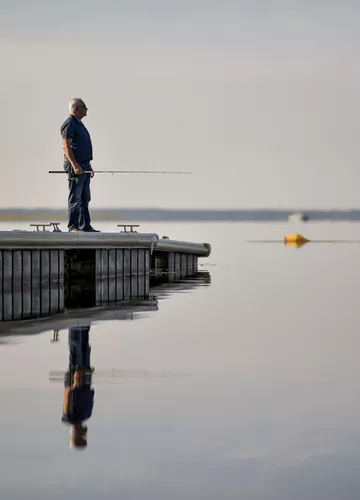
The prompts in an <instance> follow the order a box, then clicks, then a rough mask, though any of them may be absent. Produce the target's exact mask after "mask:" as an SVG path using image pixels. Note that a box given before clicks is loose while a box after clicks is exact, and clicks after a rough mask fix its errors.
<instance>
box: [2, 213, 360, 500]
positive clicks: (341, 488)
mask: <svg viewBox="0 0 360 500" xmlns="http://www.w3.org/2000/svg"><path fill="white" fill-rule="evenodd" d="M20 226H21V225H20V224H18V225H17V227H18V228H20ZM2 228H5V225H2ZM100 228H101V229H103V230H116V225H114V224H103V225H100ZM140 229H141V230H142V231H144V232H156V233H158V234H159V235H160V236H162V235H167V236H169V237H170V238H173V239H179V240H188V241H198V242H210V243H211V245H212V254H211V256H210V257H209V258H206V259H200V260H199V264H200V266H199V270H201V271H206V272H208V273H210V275H211V284H210V285H209V284H208V283H204V282H200V283H195V284H194V286H192V285H191V283H190V284H189V283H188V284H187V286H182V287H181V286H179V285H178V287H177V288H176V287H175V288H172V289H167V288H166V287H162V288H160V289H157V290H154V291H153V293H154V295H155V298H156V300H157V306H156V307H149V308H145V309H144V308H135V309H134V310H132V311H130V313H129V311H127V313H126V314H125V313H124V317H121V314H119V315H118V316H119V317H117V318H112V317H111V315H109V316H110V317H109V318H104V316H101V315H99V316H98V317H97V316H96V314H95V317H94V315H92V317H91V321H90V322H91V328H90V344H91V348H92V353H91V361H92V365H93V366H94V367H95V374H96V373H98V374H99V375H98V376H94V381H93V385H94V388H95V403H94V409H93V414H92V417H91V418H90V419H89V421H88V446H87V448H86V449H85V450H83V451H76V450H74V449H70V447H69V429H68V427H67V426H66V425H64V424H63V423H62V422H61V415H62V402H63V390H64V388H63V382H62V379H61V377H60V378H59V377H58V378H56V376H54V373H55V372H56V373H58V372H60V373H62V372H64V371H65V370H66V369H67V363H68V344H67V336H68V329H67V328H68V323H66V325H65V326H64V324H63V326H64V327H63V328H60V331H59V337H58V340H59V341H58V342H51V341H52V339H53V330H54V329H56V328H57V326H58V325H59V324H58V323H57V322H56V321H55V319H54V324H52V323H51V320H50V321H49V320H48V319H47V320H46V321H47V323H43V325H45V330H44V327H43V326H41V325H40V324H39V326H38V327H36V328H35V329H33V331H32V332H31V334H25V333H24V332H22V333H21V332H20V333H18V334H16V335H15V334H10V333H9V332H8V334H4V335H2V336H1V337H0V396H1V401H2V412H1V415H0V429H1V431H0V444H1V446H0V457H1V476H0V477H1V481H0V495H1V498H4V499H7V500H13V499H14V500H15V499H19V498H27V499H29V500H30V499H34V500H35V499H36V500H45V499H46V500H48V499H55V500H57V499H59V500H60V499H63V498H66V497H67V496H69V497H70V496H71V497H76V498H77V499H87V500H92V499H94V500H95V499H96V500H97V499H99V498H102V499H103V500H105V499H117V498H124V499H139V498H146V499H147V500H153V499H154V500H155V499H156V500H159V499H164V500H165V499H166V500H167V499H169V498H171V499H172V500H177V499H179V500H180V499H181V500H182V499H184V498H191V499H196V500H197V499H201V500H202V499H204V500H205V499H207V500H208V499H210V500H211V499H214V500H215V499H219V498H223V499H224V500H227V499H229V500H230V499H231V500H232V499H234V500H235V499H236V500H238V499H239V498H244V499H247V500H304V499H309V498H316V499H319V500H339V499H341V500H347V499H351V500H355V499H358V498H359V497H360V476H359V473H358V471H359V466H360V453H359V445H360V424H359V422H360V418H359V417H360V406H359V396H358V394H359V389H358V385H359V382H358V381H359V375H360V369H359V363H358V352H359V344H360V341H359V334H358V330H359V326H358V325H359V318H358V310H359V306H358V302H359V300H358V299H359V289H360V280H359V271H358V260H359V256H360V245H359V243H357V242H356V241H360V226H359V225H357V224H351V223H336V224H331V223H329V224H317V223H308V224H303V225H299V226H295V225H291V224H287V223H284V224H283V223H268V224H263V223H259V224H231V223H229V224H214V223H208V224H180V223H179V224H171V225H169V224H160V223H143V224H141V227H140ZM294 232H301V233H302V234H303V235H304V236H306V237H308V238H310V239H317V240H319V239H324V240H329V239H335V240H336V239H339V240H340V239H353V240H354V243H353V244H350V243H347V244H345V243H343V244H340V243H339V244H336V243H335V244H328V243H324V244H321V243H317V244H315V243H309V244H307V245H305V246H303V247H302V248H301V249H294V248H287V247H285V246H284V245H283V244H282V243H281V241H282V239H283V237H284V236H285V235H288V234H292V233H294ZM257 239H258V240H279V243H278V244H277V243H263V244H250V243H246V242H245V240H257ZM195 285H196V286H195ZM128 313H129V314H128ZM72 321H73V323H74V325H76V324H81V323H82V322H83V321H84V314H80V313H79V314H78V315H77V316H76V315H75V317H74V318H71V323H72ZM60 326H61V324H60ZM46 328H48V329H46ZM9 329H10V327H9ZM52 374H53V375H52Z"/></svg>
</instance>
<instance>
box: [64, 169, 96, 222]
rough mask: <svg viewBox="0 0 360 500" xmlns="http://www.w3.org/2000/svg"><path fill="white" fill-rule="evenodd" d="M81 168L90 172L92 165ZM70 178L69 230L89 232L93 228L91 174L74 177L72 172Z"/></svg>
mask: <svg viewBox="0 0 360 500" xmlns="http://www.w3.org/2000/svg"><path fill="white" fill-rule="evenodd" d="M80 166H81V168H82V169H83V170H84V171H85V170H90V164H86V165H81V164H80ZM68 178H69V197H68V217H69V222H68V228H69V231H71V230H72V229H82V230H85V231H86V230H87V229H90V228H91V220H90V213H89V202H90V200H91V194H90V174H82V175H74V174H73V173H72V172H71V173H70V174H69V176H68Z"/></svg>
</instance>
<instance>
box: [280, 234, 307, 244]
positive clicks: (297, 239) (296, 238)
mask: <svg viewBox="0 0 360 500" xmlns="http://www.w3.org/2000/svg"><path fill="white" fill-rule="evenodd" d="M308 241H310V240H307V239H306V238H304V236H301V234H292V235H291V236H285V238H284V243H297V244H302V245H303V244H304V243H307V242H308Z"/></svg>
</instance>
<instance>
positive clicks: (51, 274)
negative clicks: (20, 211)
mask: <svg viewBox="0 0 360 500" xmlns="http://www.w3.org/2000/svg"><path fill="white" fill-rule="evenodd" d="M46 226H48V225H47V224H38V225H36V227H37V229H36V230H31V231H0V286H1V289H0V294H1V297H0V320H1V321H12V320H18V319H26V318H34V317H39V316H49V315H51V314H56V313H61V312H64V310H65V309H66V308H76V307H88V306H90V307H94V306H101V305H107V304H111V303H115V302H123V301H129V300H134V299H135V300H139V299H148V298H149V293H150V291H149V290H150V277H151V276H155V277H156V276H160V275H161V274H163V273H166V275H167V276H168V280H169V281H171V280H174V281H175V280H178V279H182V278H186V277H191V276H195V275H196V273H197V271H198V259H199V257H200V258H201V257H208V256H209V255H210V253H211V247H210V244H208V243H194V242H186V241H176V240H170V239H161V238H160V237H159V236H158V235H157V234H156V233H140V232H136V231H134V227H138V226H132V225H129V226H125V227H124V231H122V232H119V233H115V232H114V233H110V232H108V233H81V232H79V233H69V232H61V231H60V230H59V228H58V224H56V223H51V226H52V227H53V231H48V230H46V229H45V227H46ZM40 227H42V230H39V228H40ZM128 228H130V230H128Z"/></svg>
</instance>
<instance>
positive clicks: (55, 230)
mask: <svg viewBox="0 0 360 500" xmlns="http://www.w3.org/2000/svg"><path fill="white" fill-rule="evenodd" d="M30 226H31V227H36V231H39V232H49V230H48V229H45V228H46V227H50V228H51V227H52V228H53V233H61V229H60V228H59V226H60V222H49V224H45V223H44V224H30ZM40 228H42V231H41V230H40Z"/></svg>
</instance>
